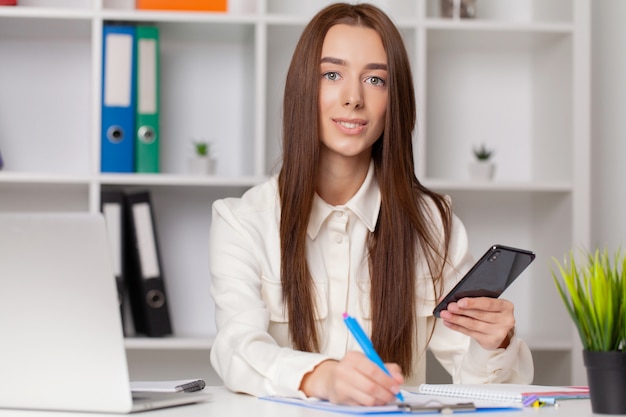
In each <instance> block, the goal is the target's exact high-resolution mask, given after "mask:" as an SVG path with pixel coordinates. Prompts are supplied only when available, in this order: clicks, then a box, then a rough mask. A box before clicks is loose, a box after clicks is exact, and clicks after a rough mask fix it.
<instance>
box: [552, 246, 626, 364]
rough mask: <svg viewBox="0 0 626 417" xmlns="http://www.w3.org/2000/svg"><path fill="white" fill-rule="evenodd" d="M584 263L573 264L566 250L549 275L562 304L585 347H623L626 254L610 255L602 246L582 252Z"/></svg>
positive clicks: (625, 333) (625, 338) (625, 346)
mask: <svg viewBox="0 0 626 417" xmlns="http://www.w3.org/2000/svg"><path fill="white" fill-rule="evenodd" d="M583 255H584V257H585V258H586V263H583V264H580V265H577V264H576V260H575V259H574V254H573V253H572V252H570V253H569V257H566V259H565V260H564V262H563V263H562V264H561V263H559V261H558V260H557V259H555V258H553V260H554V262H555V264H556V265H557V267H558V272H559V274H560V279H559V277H558V276H557V274H556V273H555V272H554V271H552V277H553V279H554V282H555V284H556V286H557V289H558V292H559V294H560V296H561V299H562V300H563V303H564V304H565V308H566V309H567V312H568V313H569V315H570V317H571V318H572V320H573V321H574V324H575V325H576V328H577V330H578V334H579V336H580V339H581V341H582V344H583V347H584V349H585V350H588V351H598V352H600V351H602V352H609V351H626V256H625V254H624V253H623V252H622V251H617V252H616V253H615V254H614V255H613V257H611V256H610V255H609V252H608V251H607V250H606V249H605V250H604V251H603V252H600V251H599V250H596V251H595V252H594V253H591V252H585V253H583Z"/></svg>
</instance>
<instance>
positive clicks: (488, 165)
mask: <svg viewBox="0 0 626 417" xmlns="http://www.w3.org/2000/svg"><path fill="white" fill-rule="evenodd" d="M473 151H474V157H475V161H473V162H472V163H470V165H469V172H470V177H471V178H472V179H474V180H479V181H489V180H491V179H493V174H494V173H495V170H496V166H495V164H494V163H493V162H492V161H491V157H492V156H493V154H494V150H493V149H490V148H488V147H487V146H486V145H485V144H484V143H483V144H481V145H480V146H479V147H474V149H473Z"/></svg>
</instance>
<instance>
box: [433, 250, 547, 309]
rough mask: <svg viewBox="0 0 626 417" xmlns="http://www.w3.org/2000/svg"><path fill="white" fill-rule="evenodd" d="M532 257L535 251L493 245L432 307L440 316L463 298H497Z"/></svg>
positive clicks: (528, 263) (533, 257)
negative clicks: (449, 305)
mask: <svg viewBox="0 0 626 417" xmlns="http://www.w3.org/2000/svg"><path fill="white" fill-rule="evenodd" d="M534 259H535V254H534V253H533V252H531V251H528V250H525V249H518V248H513V247H510V246H504V245H493V246H491V247H490V248H489V249H488V250H487V252H485V254H484V255H483V256H482V257H481V258H480V259H479V260H478V262H476V263H475V264H474V266H473V267H472V269H470V270H469V272H468V273H467V274H465V276H464V277H463V279H461V281H459V283H458V284H456V286H455V287H454V288H452V290H450V292H449V293H448V295H446V296H445V298H444V299H443V300H441V302H440V303H439V304H437V307H435V309H434V310H433V314H434V316H435V317H439V313H441V311H442V310H445V309H447V308H448V304H449V303H453V302H455V301H458V300H460V299H461V298H465V297H492V298H498V297H499V296H500V294H502V293H503V292H504V290H506V289H507V287H508V286H509V285H511V283H512V282H513V281H515V279H516V278H517V277H518V276H519V275H520V274H521V273H522V271H524V269H526V267H527V266H528V265H530V263H531V262H532V261H533V260H534Z"/></svg>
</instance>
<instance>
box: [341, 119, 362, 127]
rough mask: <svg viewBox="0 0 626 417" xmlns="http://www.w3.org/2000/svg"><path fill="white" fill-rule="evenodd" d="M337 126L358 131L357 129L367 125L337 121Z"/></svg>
mask: <svg viewBox="0 0 626 417" xmlns="http://www.w3.org/2000/svg"><path fill="white" fill-rule="evenodd" d="M337 124H339V125H341V126H343V127H345V128H347V129H356V128H357V127H362V126H365V123H357V122H345V121H340V120H337Z"/></svg>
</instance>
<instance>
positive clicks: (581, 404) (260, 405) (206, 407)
mask: <svg viewBox="0 0 626 417" xmlns="http://www.w3.org/2000/svg"><path fill="white" fill-rule="evenodd" d="M206 390H207V391H209V392H212V393H213V399H212V400H210V401H208V402H204V403H199V404H191V405H185V406H180V407H173V408H167V409H162V410H154V411H146V412H139V413H135V414H132V415H134V416H137V417H197V416H202V417H252V416H254V417H277V416H280V417H324V416H348V415H349V414H338V413H330V412H326V411H321V410H314V409H310V408H303V407H298V406H293V405H288V404H279V403H275V402H272V401H264V400H259V399H258V398H255V397H251V396H248V395H241V394H234V393H232V392H230V391H228V390H227V389H225V388H223V387H207V388H206ZM520 413H521V414H520ZM538 414H539V415H541V416H543V417H548V416H549V417H591V416H593V415H594V414H593V413H592V412H591V404H590V402H589V400H567V401H561V403H560V404H559V405H558V406H556V407H543V408H540V409H536V408H526V409H524V410H522V411H521V412H517V411H512V412H490V413H488V415H489V417H515V416H519V417H522V416H524V417H530V416H537V415H538ZM463 415H467V414H463ZM481 415H485V414H484V413H483V414H481ZM8 416H11V417H87V416H89V417H94V416H120V414H92V413H75V412H67V413H64V412H52V411H17V410H6V409H4V410H2V409H0V417H8Z"/></svg>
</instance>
